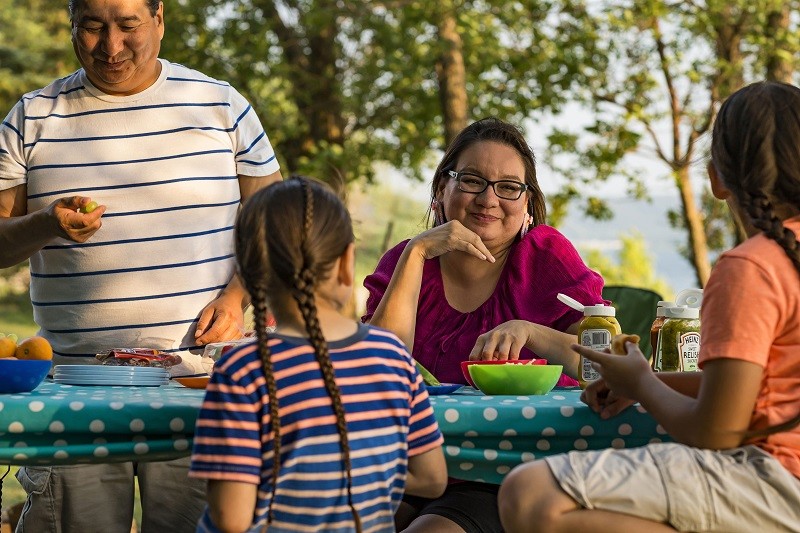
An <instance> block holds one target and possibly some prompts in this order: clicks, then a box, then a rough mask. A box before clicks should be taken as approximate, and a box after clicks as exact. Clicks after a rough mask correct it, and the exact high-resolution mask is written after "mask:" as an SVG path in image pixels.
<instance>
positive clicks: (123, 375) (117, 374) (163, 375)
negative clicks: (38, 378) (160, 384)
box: [53, 370, 169, 379]
mask: <svg viewBox="0 0 800 533" xmlns="http://www.w3.org/2000/svg"><path fill="white" fill-rule="evenodd" d="M53 375H54V376H92V377H107V378H117V377H120V378H159V379H160V378H168V377H169V372H166V371H164V372H104V371H102V370H56V371H55V372H54V373H53Z"/></svg>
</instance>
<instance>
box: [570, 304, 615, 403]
mask: <svg viewBox="0 0 800 533" xmlns="http://www.w3.org/2000/svg"><path fill="white" fill-rule="evenodd" d="M615 316H616V310H615V309H614V308H613V307H611V306H610V305H587V306H585V307H584V308H583V320H581V323H580V325H579V326H578V342H579V343H580V345H581V346H586V347H587V348H591V349H593V350H597V351H603V350H605V349H606V348H610V347H611V339H612V338H613V337H614V336H615V335H619V334H621V333H622V330H621V329H620V327H619V322H617V319H616V318H615ZM599 377H600V374H598V373H597V371H596V370H595V369H594V368H592V362H591V361H589V360H588V359H584V357H583V356H581V358H580V363H579V364H578V383H579V384H580V386H581V388H582V389H585V388H586V385H588V384H589V383H590V382H592V381H595V380H596V379H598V378H599Z"/></svg>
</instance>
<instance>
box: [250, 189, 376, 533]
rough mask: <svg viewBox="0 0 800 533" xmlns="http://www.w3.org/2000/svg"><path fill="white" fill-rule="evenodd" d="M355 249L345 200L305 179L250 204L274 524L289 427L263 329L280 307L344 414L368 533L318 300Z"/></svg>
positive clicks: (345, 448)
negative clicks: (301, 328) (300, 327)
mask: <svg viewBox="0 0 800 533" xmlns="http://www.w3.org/2000/svg"><path fill="white" fill-rule="evenodd" d="M298 193H299V197H298ZM300 205H302V206H303V210H302V212H300V210H299V209H298V206H300ZM352 242H353V228H352V223H351V221H350V215H349V213H348V212H347V209H346V208H345V206H344V204H343V203H342V202H341V200H340V199H339V198H337V196H336V195H335V194H334V193H333V191H332V190H330V189H328V188H327V187H326V186H325V185H323V184H322V183H320V182H316V181H314V180H311V179H309V178H304V177H299V176H293V177H291V178H289V179H288V180H286V181H283V182H278V183H275V184H273V185H270V186H269V187H267V188H265V189H263V190H261V191H258V192H257V193H256V194H254V195H253V197H252V198H251V199H250V200H248V201H247V202H246V204H245V205H244V207H243V208H242V211H241V213H240V215H239V220H238V221H237V227H236V257H237V264H238V266H239V271H240V276H241V278H242V281H243V283H244V286H245V288H246V289H247V290H248V292H249V293H250V294H251V296H252V300H253V309H254V315H255V323H256V324H257V325H258V326H257V327H256V334H257V337H258V353H259V356H260V358H261V362H262V367H263V371H264V377H265V380H266V385H267V393H268V395H269V410H270V419H271V423H272V433H273V434H272V442H273V450H274V456H273V466H272V500H271V502H270V507H269V510H268V514H267V522H268V524H269V523H272V522H273V519H274V512H273V508H274V503H275V496H276V493H277V487H278V480H279V476H280V472H281V468H280V467H281V465H280V462H281V420H280V411H279V407H280V406H279V403H278V394H277V384H276V382H275V376H274V372H273V365H272V361H271V357H270V349H269V346H268V337H267V332H266V329H265V328H264V327H263V326H262V325H263V324H265V323H266V318H267V314H268V310H269V309H268V306H271V307H272V311H273V312H274V313H275V314H276V316H277V317H278V320H279V323H280V319H281V318H280V317H281V314H283V316H290V317H292V318H291V319H292V320H294V318H293V317H294V316H295V313H296V311H293V310H292V309H293V308H294V303H292V300H294V302H295V303H296V304H297V307H298V308H299V311H300V315H301V316H302V320H303V322H304V325H305V329H306V331H307V333H308V336H309V342H310V344H311V346H312V347H313V349H314V355H315V358H316V360H317V363H318V364H319V366H320V370H321V372H322V376H323V380H324V383H325V390H326V392H327V393H328V396H329V397H330V398H331V401H332V404H333V409H334V412H335V414H336V427H337V430H338V433H339V441H340V443H341V447H342V456H343V463H344V470H345V472H346V477H347V503H348V505H349V506H350V509H351V512H352V515H353V520H354V522H355V529H356V531H357V532H359V533H360V532H361V530H362V527H361V520H360V517H359V515H358V511H356V508H355V504H354V502H353V490H352V489H353V478H352V463H351V459H350V441H349V439H348V437H347V421H346V418H345V409H344V403H343V401H342V398H341V393H340V390H339V386H338V385H337V383H336V375H335V373H334V368H333V364H332V362H331V359H330V354H329V350H328V343H327V341H326V340H325V337H324V336H323V334H322V328H321V326H320V322H319V316H318V313H317V304H316V297H315V292H316V288H317V284H318V282H319V280H320V279H322V276H325V275H328V273H329V271H330V269H331V267H332V266H333V265H334V264H335V262H336V260H337V259H338V258H339V257H341V255H342V254H343V253H344V252H345V250H346V249H347V247H348V246H349V245H350V244H351V243H352Z"/></svg>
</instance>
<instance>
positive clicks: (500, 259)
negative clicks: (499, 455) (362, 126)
mask: <svg viewBox="0 0 800 533" xmlns="http://www.w3.org/2000/svg"><path fill="white" fill-rule="evenodd" d="M429 215H430V216H432V219H433V227H432V228H430V229H429V230H427V231H425V232H423V233H421V234H419V235H417V236H416V237H414V238H413V239H411V240H408V241H404V242H402V243H400V244H398V245H397V246H395V247H394V248H393V249H391V250H389V251H388V252H386V254H385V255H384V256H383V257H382V258H381V260H380V262H379V263H378V267H377V269H376V270H375V272H374V273H373V274H371V275H370V276H368V277H367V278H366V279H365V281H364V285H365V286H366V288H367V289H368V290H369V299H368V301H367V313H366V315H365V316H364V317H363V320H364V321H367V322H369V323H371V324H373V325H376V326H380V327H383V328H386V329H388V330H391V331H393V332H394V333H395V334H397V335H398V336H399V337H400V338H401V339H402V340H403V341H404V342H405V343H406V345H407V346H409V347H412V355H413V356H414V358H415V359H416V360H417V361H419V362H420V363H421V364H422V365H423V366H425V367H426V368H427V369H428V370H430V371H431V372H432V373H433V374H434V375H435V376H436V377H437V378H438V379H439V380H440V381H442V382H447V383H466V381H465V379H464V377H463V375H462V373H461V368H460V363H461V361H463V360H466V359H478V360H481V359H532V358H536V357H543V358H546V359H548V360H549V362H550V363H553V364H559V365H564V369H565V372H566V374H568V375H564V376H562V378H561V381H560V382H559V384H561V385H565V384H566V385H568V384H577V382H576V381H575V380H574V379H573V378H575V377H576V376H577V369H578V356H577V354H576V353H575V352H573V351H572V350H571V349H570V347H569V346H570V344H571V343H574V342H576V341H577V338H576V335H575V334H576V332H577V329H578V323H579V322H580V320H581V319H582V318H583V317H582V314H581V313H580V312H578V311H575V310H573V309H571V308H569V307H567V306H566V305H564V304H562V303H561V302H559V301H558V300H557V299H556V295H557V294H558V293H559V292H563V293H565V294H567V295H569V296H571V297H573V298H575V299H576V300H578V301H579V302H582V303H584V304H587V305H591V304H597V303H604V300H603V298H602V295H601V293H602V288H603V280H602V278H601V277H600V276H599V275H598V274H597V273H596V272H593V271H591V270H589V268H588V267H587V266H586V265H585V264H584V263H583V261H582V260H581V258H580V256H579V255H578V253H577V251H576V250H575V248H574V247H573V246H572V244H571V243H570V242H569V241H568V240H567V239H566V238H565V237H564V236H563V235H561V234H560V233H559V232H558V231H556V230H555V229H554V228H551V227H549V226H546V225H545V224H544V222H545V199H544V195H543V194H542V191H541V190H540V188H539V184H538V182H537V180H536V168H535V160H534V155H533V152H532V150H531V148H530V147H529V146H528V144H527V142H526V141H525V138H524V137H523V135H522V133H521V132H520V130H519V129H517V128H516V127H514V126H513V125H511V124H508V123H506V122H503V121H501V120H498V119H492V118H490V119H484V120H479V121H477V122H475V123H473V124H471V125H469V126H467V127H466V128H465V129H464V130H463V131H462V132H461V133H460V134H459V135H458V136H457V137H456V138H455V139H454V140H453V142H452V143H451V144H450V146H449V147H448V149H447V151H446V153H445V155H444V158H443V159H442V161H441V162H440V163H439V166H438V168H437V169H436V173H435V174H434V176H433V182H432V184H431V207H430V212H429ZM497 489H498V487H497V486H496V485H488V484H482V483H473V482H463V483H453V484H451V485H450V486H449V487H448V490H447V492H445V494H444V496H442V497H441V498H438V499H436V500H423V499H420V498H413V497H407V498H405V499H404V505H402V506H401V509H400V511H398V514H397V515H396V523H397V526H398V529H399V530H402V529H403V528H405V527H406V526H407V525H408V524H409V522H411V521H412V520H413V522H412V523H411V524H410V525H408V527H407V529H405V531H407V532H430V531H436V532H437V533H448V532H457V533H461V532H466V533H472V532H476V533H483V532H500V531H502V528H501V525H500V519H499V517H498V513H497Z"/></svg>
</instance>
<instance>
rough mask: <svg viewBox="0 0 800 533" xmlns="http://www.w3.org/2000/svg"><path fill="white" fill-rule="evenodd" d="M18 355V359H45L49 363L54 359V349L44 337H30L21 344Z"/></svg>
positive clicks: (18, 347)
mask: <svg viewBox="0 0 800 533" xmlns="http://www.w3.org/2000/svg"><path fill="white" fill-rule="evenodd" d="M16 354H17V359H43V360H46V361H49V360H50V359H52V358H53V347H52V346H50V343H49V342H47V339H45V338H44V337H29V338H27V339H25V340H24V341H22V342H20V343H19V345H18V346H17V350H16Z"/></svg>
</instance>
